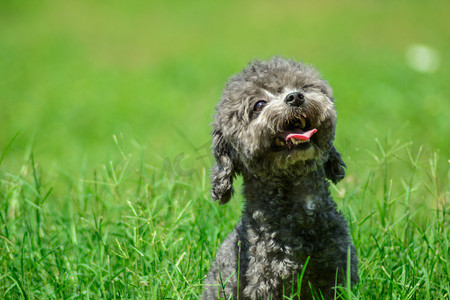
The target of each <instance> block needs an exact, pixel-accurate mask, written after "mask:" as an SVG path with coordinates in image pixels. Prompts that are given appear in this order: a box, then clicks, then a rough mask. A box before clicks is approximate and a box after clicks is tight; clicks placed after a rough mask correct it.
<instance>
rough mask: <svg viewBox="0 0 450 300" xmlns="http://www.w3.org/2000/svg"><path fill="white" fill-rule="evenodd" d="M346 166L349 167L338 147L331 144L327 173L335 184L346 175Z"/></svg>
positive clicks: (326, 164)
mask: <svg viewBox="0 0 450 300" xmlns="http://www.w3.org/2000/svg"><path fill="white" fill-rule="evenodd" d="M345 167H347V166H346V165H345V163H344V161H343V160H342V158H341V154H340V153H339V152H337V150H336V148H335V147H334V145H333V146H331V149H330V153H329V156H328V160H327V161H326V162H325V174H326V176H327V178H328V179H330V180H331V181H332V182H333V183H334V184H336V183H338V182H339V181H341V180H342V179H344V177H345V169H344V168H345Z"/></svg>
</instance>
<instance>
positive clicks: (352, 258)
mask: <svg viewBox="0 0 450 300" xmlns="http://www.w3.org/2000/svg"><path fill="white" fill-rule="evenodd" d="M212 126H213V129H212V150H213V154H214V158H215V161H216V164H215V165H214V166H213V168H212V179H211V183H212V191H211V195H212V199H213V200H217V201H219V203H220V204H225V203H227V202H228V201H229V200H230V198H231V197H232V195H233V179H234V178H235V177H236V176H238V175H240V176H242V177H243V194H244V198H245V206H244V209H243V212H242V218H241V220H240V222H239V223H238V225H237V226H236V227H235V228H234V230H233V231H232V232H231V233H230V234H229V235H228V237H227V238H226V239H225V241H224V242H223V244H222V245H221V246H220V248H219V250H218V252H217V256H216V258H215V260H214V262H213V264H212V266H211V269H210V271H209V273H208V275H207V277H206V280H205V284H204V286H205V289H204V292H203V296H202V298H203V299H205V300H209V299H284V298H283V297H284V296H287V297H291V299H299V298H301V299H314V298H315V299H321V298H320V297H323V298H324V299H333V297H334V296H335V295H337V294H338V293H339V291H338V289H337V288H336V287H338V286H345V285H346V283H347V282H348V280H349V281H350V283H351V285H353V284H355V283H357V281H358V280H359V277H358V270H357V257H356V251H355V247H354V245H353V242H352V239H351V237H350V234H349V229H348V225H347V222H346V221H345V219H344V217H343V216H342V214H341V213H340V212H339V211H338V210H337V205H336V203H335V202H334V201H333V200H332V198H331V196H330V192H329V181H332V182H333V183H337V182H338V181H340V180H341V179H343V178H344V176H345V167H346V166H345V164H344V162H343V160H342V158H341V155H340V153H339V152H338V151H337V150H336V148H335V147H334V145H333V141H334V137H335V128H336V109H335V105H334V98H333V95H332V89H331V88H330V86H329V85H328V84H327V82H326V81H325V80H323V79H322V78H321V77H320V75H319V73H318V71H317V70H316V69H315V68H313V67H312V66H310V65H306V64H303V63H300V62H296V61H295V60H292V59H284V58H282V57H279V56H276V57H274V58H272V59H270V60H268V61H259V60H255V61H252V62H250V63H249V65H248V66H247V67H246V68H244V70H243V71H242V72H241V73H239V74H237V75H234V76H232V77H231V78H230V79H229V81H228V82H227V84H226V86H225V89H224V91H223V94H222V97H221V99H220V101H219V103H218V105H217V106H216V112H215V116H214V121H213V124H212Z"/></svg>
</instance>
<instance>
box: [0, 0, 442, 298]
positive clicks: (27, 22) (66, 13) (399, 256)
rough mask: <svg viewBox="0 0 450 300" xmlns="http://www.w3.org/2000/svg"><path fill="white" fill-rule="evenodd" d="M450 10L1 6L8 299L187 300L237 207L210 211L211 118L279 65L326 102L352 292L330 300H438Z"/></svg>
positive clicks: (1, 223) (368, 5) (399, 6)
mask: <svg viewBox="0 0 450 300" xmlns="http://www.w3.org/2000/svg"><path fill="white" fill-rule="evenodd" d="M449 9H450V4H449V2H448V1H439V0H432V1H427V2H422V1H409V2H403V1H395V2H392V1H390V2H388V1H377V2H371V1H347V0H346V1H339V2H336V1H331V0H329V1H326V0H323V1H322V0H321V1H315V2H309V3H302V2H299V1H281V2H280V1H277V2H273V1H253V0H252V1H245V3H244V2H242V1H235V0H231V1H226V2H225V1H224V2H220V1H216V2H211V1H204V0H202V1H195V2H186V1H184V2H181V1H177V0H170V1H165V2H155V1H138V0H136V1H129V2H126V4H125V2H119V1H97V2H92V1H91V2H89V1H76V2H75V1H73V2H70V1H69V2H66V1H54V0H44V1H39V2H34V1H21V2H16V1H10V0H6V1H3V2H2V3H1V4H0V120H1V121H2V126H1V128H2V129H1V130H0V298H6V299H20V298H22V299H48V298H57V299H63V298H64V299H70V298H82V299H84V298H85V299H89V298H111V299H113V298H118V299H121V298H143V299H164V298H167V299H196V298H198V297H199V295H200V293H201V284H202V282H203V279H204V276H205V274H206V272H207V270H208V267H209V265H210V263H211V261H212V259H213V257H214V255H215V252H216V250H217V247H218V246H219V245H220V243H221V242H222V241H223V239H224V238H225V237H226V235H227V233H228V232H230V231H231V230H232V228H233V226H234V224H236V223H237V221H238V220H239V217H240V208H241V205H242V199H241V196H240V195H239V193H237V194H236V196H235V198H234V199H233V200H232V201H231V202H230V203H229V204H228V205H226V206H224V207H219V206H218V205H217V204H216V203H211V201H210V197H209V188H210V185H209V168H210V167H211V165H212V158H211V155H210V151H209V147H210V136H209V131H210V127H209V124H210V122H211V115H212V113H213V108H214V105H215V103H216V102H217V100H218V98H219V97H220V92H221V89H222V88H223V85H224V83H225V80H226V79H227V77H229V76H230V75H231V74H233V73H236V72H238V71H239V70H240V69H241V68H242V67H243V66H244V65H245V64H246V63H247V61H248V60H250V59H252V58H253V57H260V58H267V57H270V56H272V55H274V54H281V55H284V56H287V57H295V58H296V59H299V60H303V61H306V62H309V63H312V64H314V65H315V66H317V67H318V68H319V69H320V71H321V72H322V74H323V75H324V77H325V78H326V79H328V80H329V82H330V84H331V86H332V87H333V89H334V93H335V98H336V100H337V102H336V105H337V108H338V112H339V122H338V128H337V135H336V147H337V149H338V150H339V151H340V152H341V153H342V155H343V158H344V160H345V162H346V164H347V166H348V169H347V176H346V178H345V179H344V180H343V181H342V182H341V183H339V184H338V185H337V186H336V187H334V186H333V190H332V193H333V197H334V199H335V200H336V201H337V203H338V205H339V207H340V208H341V209H342V211H343V212H344V214H345V216H346V217H347V219H348V220H349V223H350V226H351V232H352V235H353V238H354V242H355V246H356V248H357V251H358V255H359V260H360V265H359V269H360V276H361V281H360V283H359V284H358V285H357V286H356V287H355V288H354V289H353V290H352V291H350V290H346V291H343V293H344V295H345V296H342V297H343V298H347V299H348V298H353V299H448V298H449V297H450V296H449V294H450V279H449V274H450V262H449V256H450V253H449V239H450V234H449V221H448V219H449V217H448V215H449V209H448V187H449V185H448V178H449V163H448V159H449V157H450V151H449V150H450V143H449V139H448V133H449V132H450V122H449V121H448V120H449V119H450V115H449V112H450V102H449V101H448V99H450V90H449V89H448V81H449V78H450V65H449V60H448V59H447V57H446V56H445V53H448V52H449V51H450V39H449V38H448V28H449V27H450V19H449V18H448V16H447V14H448V13H447V12H448V11H449ZM414 44H425V45H428V46H430V47H432V48H433V49H434V50H435V51H437V53H438V54H440V63H439V68H438V69H437V70H436V71H435V72H432V73H421V72H417V71H415V70H414V69H412V68H411V67H410V66H409V65H408V64H407V62H406V58H405V55H406V53H407V50H408V49H409V47H410V46H411V45H414ZM237 184H238V185H239V182H238V183H237ZM237 190H239V189H238V188H237ZM351 294H352V296H350V295H351Z"/></svg>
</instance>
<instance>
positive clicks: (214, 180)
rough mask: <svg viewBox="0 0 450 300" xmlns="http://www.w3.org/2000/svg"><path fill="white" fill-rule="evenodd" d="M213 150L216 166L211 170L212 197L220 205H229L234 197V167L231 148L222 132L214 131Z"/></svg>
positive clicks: (215, 129)
mask: <svg viewBox="0 0 450 300" xmlns="http://www.w3.org/2000/svg"><path fill="white" fill-rule="evenodd" d="M212 150H213V154H214V158H215V159H216V164H215V165H214V166H213V168H212V170H211V185H212V188H211V197H212V199H213V200H214V201H217V200H218V201H219V203H220V204H225V203H227V202H228V201H229V200H230V198H231V196H232V195H233V177H234V173H235V170H234V165H233V161H232V159H231V155H230V150H231V146H230V145H229V144H228V143H227V142H226V141H225V140H224V138H223V135H222V132H221V131H220V130H219V129H217V128H214V129H213V131H212Z"/></svg>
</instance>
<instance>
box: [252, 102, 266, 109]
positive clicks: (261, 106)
mask: <svg viewBox="0 0 450 300" xmlns="http://www.w3.org/2000/svg"><path fill="white" fill-rule="evenodd" d="M266 104H267V102H266V101H264V100H260V101H258V102H256V104H255V106H254V107H253V110H254V111H261V110H262V109H263V108H264V106H266Z"/></svg>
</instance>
